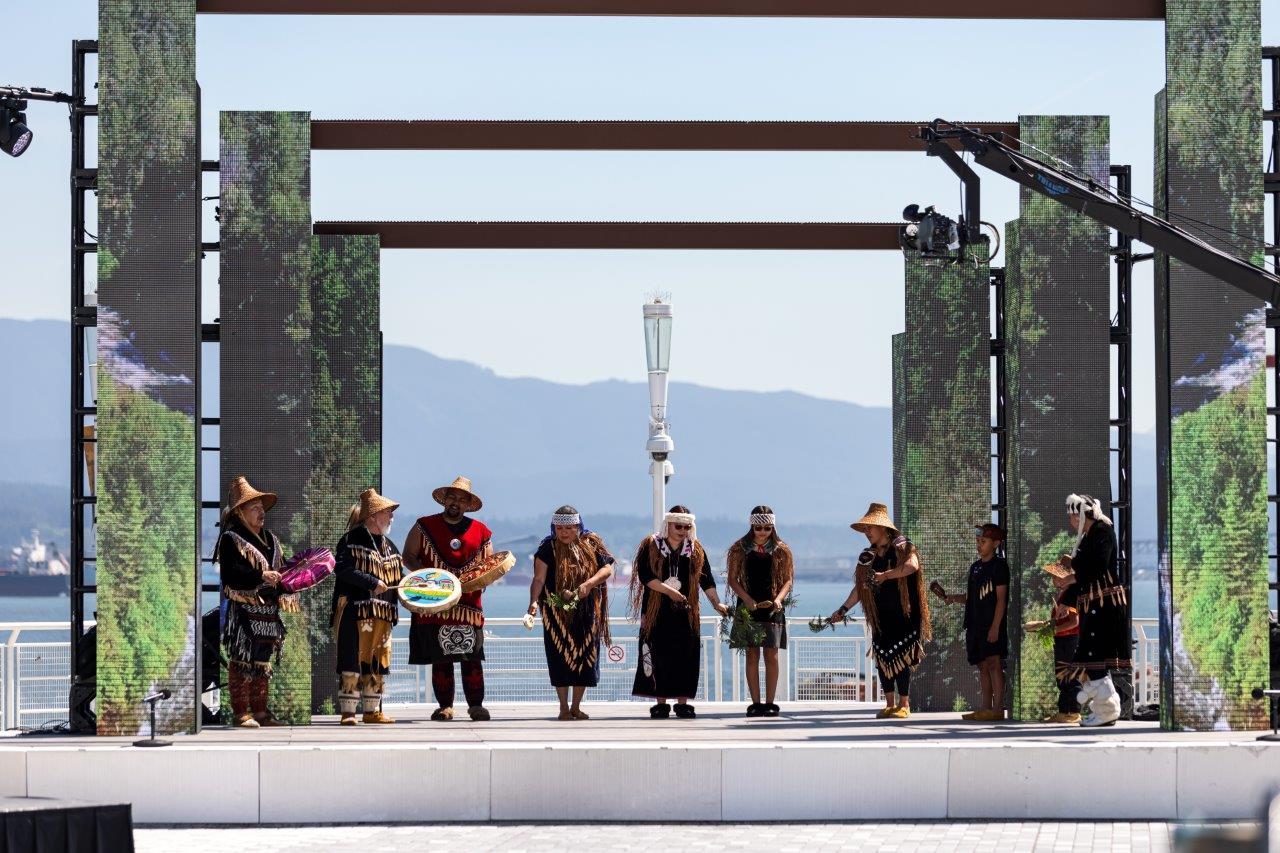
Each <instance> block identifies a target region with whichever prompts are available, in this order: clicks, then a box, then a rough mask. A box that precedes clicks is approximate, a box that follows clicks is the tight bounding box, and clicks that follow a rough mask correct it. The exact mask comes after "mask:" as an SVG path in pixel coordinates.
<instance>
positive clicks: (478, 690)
mask: <svg viewBox="0 0 1280 853" xmlns="http://www.w3.org/2000/svg"><path fill="white" fill-rule="evenodd" d="M431 497H432V498H433V499H434V500H435V502H436V503H438V504H440V505H441V506H442V507H444V512H441V513H436V514H435V515H425V516H423V517H422V518H419V519H418V521H417V523H416V524H414V526H413V529H412V530H410V531H409V536H408V538H406V539H405V542H404V559H405V565H407V566H408V567H409V569H410V570H412V571H416V570H418V569H424V568H435V569H444V570H445V571H448V572H452V573H453V574H455V575H457V576H458V577H459V578H461V579H464V580H465V578H463V576H464V575H466V574H467V573H468V572H470V571H472V570H473V569H474V568H476V566H478V565H479V564H480V563H481V561H483V560H485V559H487V558H488V557H489V556H491V555H492V553H493V532H492V531H491V530H489V528H488V527H486V526H485V525H484V524H483V523H481V522H480V521H477V520H476V519H473V518H467V516H466V514H467V513H469V512H477V511H478V510H479V509H480V508H481V507H483V506H484V502H483V501H481V500H480V497H479V496H478V495H476V493H475V492H473V491H472V490H471V481H470V480H468V479H467V478H466V477H458V478H457V479H455V480H454V481H453V482H452V483H450V484H449V485H447V486H441V487H440V488H438V489H436V490H435V491H433V492H432V493H431ZM482 593H483V590H480V589H477V590H473V591H471V592H464V593H463V594H462V598H461V599H459V600H458V603H457V604H455V605H454V606H453V607H450V608H449V609H448V610H444V611H441V612H439V613H415V614H414V615H413V624H412V625H411V626H410V628H409V663H411V664H415V665H421V666H425V665H427V664H430V665H431V688H432V690H433V692H434V693H435V696H436V702H437V703H438V704H439V706H440V707H438V708H437V709H436V710H435V711H433V712H432V714H431V719H433V720H436V721H437V722H446V721H448V720H452V719H453V695H454V676H453V664H454V663H455V662H458V663H459V664H461V669H462V692H463V695H464V696H465V697H466V699H467V714H468V715H469V716H470V717H471V719H473V720H477V721H484V720H488V719H489V711H488V710H487V709H486V708H485V707H484V664H483V661H484V605H483V603H482V602H481V594H482Z"/></svg>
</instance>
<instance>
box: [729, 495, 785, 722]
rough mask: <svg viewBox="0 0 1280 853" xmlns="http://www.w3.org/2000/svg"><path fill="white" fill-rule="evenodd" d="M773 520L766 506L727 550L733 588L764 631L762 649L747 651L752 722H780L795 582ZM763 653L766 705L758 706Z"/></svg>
mask: <svg viewBox="0 0 1280 853" xmlns="http://www.w3.org/2000/svg"><path fill="white" fill-rule="evenodd" d="M774 520H775V518H774V514H773V510H772V509H770V508H769V507H767V506H758V507H756V508H755V509H753V510H751V529H750V530H749V531H747V533H746V535H744V536H743V537H742V538H741V539H739V540H738V541H737V542H735V543H733V545H731V546H730V547H729V553H728V554H727V555H726V556H725V566H726V567H727V568H728V570H729V580H728V583H729V588H730V589H731V590H733V594H734V595H736V596H737V598H738V601H739V602H740V603H741V604H742V605H743V606H745V607H746V608H747V609H748V610H750V611H751V619H752V620H753V621H754V622H755V623H756V624H757V626H758V627H759V628H760V629H761V630H762V634H760V642H759V644H758V645H756V644H753V645H751V646H748V647H746V658H747V659H746V665H747V689H748V690H750V691H751V704H750V705H748V706H747V716H748V717H776V716H778V714H779V713H780V711H779V708H778V706H777V705H776V704H774V701H773V699H774V696H775V695H776V693H777V690H778V649H785V648H786V647H787V614H786V611H785V610H784V609H783V606H782V602H784V601H785V600H786V598H787V596H788V595H789V594H790V593H791V586H792V584H793V583H794V582H795V560H794V559H793V557H792V555H791V549H790V548H788V547H787V544H786V543H785V542H783V541H782V539H781V538H779V536H778V531H777V527H776V526H775V524H774ZM731 645H732V644H731ZM735 648H736V646H735ZM762 648H763V649H764V676H765V701H764V702H761V701H760V669H759V667H760V650H761V649H762Z"/></svg>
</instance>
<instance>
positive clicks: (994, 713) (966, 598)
mask: <svg viewBox="0 0 1280 853" xmlns="http://www.w3.org/2000/svg"><path fill="white" fill-rule="evenodd" d="M974 533H975V535H976V536H977V539H978V542H977V546H978V559H977V560H975V561H974V562H973V564H972V565H971V566H969V586H968V591H967V592H966V593H964V594H963V595H948V596H947V597H946V602H947V604H963V605H964V628H965V649H966V651H967V652H968V656H969V663H970V664H972V665H973V666H976V667H977V668H978V680H979V683H980V685H981V692H982V708H981V709H980V710H977V711H971V712H969V713H967V714H965V715H963V718H964V719H966V720H985V721H995V720H1003V719H1004V659H1005V658H1007V657H1008V656H1009V634H1008V631H1007V629H1006V627H1005V613H1006V611H1007V610H1008V604H1009V564H1008V563H1007V562H1005V559H1004V557H1002V556H1000V555H999V553H998V550H999V549H1000V547H1001V545H1002V544H1003V543H1004V539H1005V532H1004V530H1003V529H1001V528H1000V527H999V526H998V525H995V524H983V525H981V526H980V527H975V528H974Z"/></svg>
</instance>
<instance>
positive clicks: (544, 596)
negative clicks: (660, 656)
mask: <svg viewBox="0 0 1280 853" xmlns="http://www.w3.org/2000/svg"><path fill="white" fill-rule="evenodd" d="M613 563H614V559H613V555H612V554H610V553H609V549H608V548H607V547H605V544H604V541H603V540H602V539H601V538H600V537H599V536H597V535H596V534H594V533H592V532H591V531H590V530H588V529H587V528H586V526H585V525H584V524H583V523H582V516H581V515H579V514H578V511H577V510H576V509H574V508H573V507H571V506H562V507H560V508H559V509H558V510H556V511H555V514H553V515H552V516H551V535H550V536H547V537H546V538H545V539H543V540H542V544H540V545H539V546H538V551H537V553H536V554H534V556H533V580H532V581H531V582H530V584H529V611H528V612H529V615H530V616H532V615H533V614H534V613H536V612H537V611H538V610H539V609H541V610H542V644H543V647H544V649H545V651H546V654H547V673H548V675H550V677H551V686H552V687H554V688H555V689H556V696H557V697H558V698H559V699H560V716H559V719H561V720H589V719H590V717H589V716H588V715H587V713H586V712H585V711H583V710H582V708H581V705H582V697H583V694H585V693H586V692H587V688H588V687H595V686H596V685H597V684H599V683H600V643H601V642H603V643H604V644H605V645H606V646H607V645H609V643H610V642H611V637H610V636H609V587H608V583H609V578H610V577H612V576H613ZM552 596H554V599H553V597H552ZM526 624H531V623H526ZM570 690H572V693H573V704H572V705H570V704H569V694H570Z"/></svg>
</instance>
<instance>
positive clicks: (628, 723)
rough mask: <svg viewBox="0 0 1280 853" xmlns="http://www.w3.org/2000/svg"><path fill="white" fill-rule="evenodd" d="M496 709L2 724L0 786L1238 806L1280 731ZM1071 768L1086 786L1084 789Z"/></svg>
mask: <svg viewBox="0 0 1280 853" xmlns="http://www.w3.org/2000/svg"><path fill="white" fill-rule="evenodd" d="M583 707H584V708H585V710H586V711H587V712H588V713H589V714H591V715H592V719H590V720H586V721H565V722H561V721H559V720H556V719H555V718H554V717H555V711H556V708H555V706H548V705H545V704H539V705H532V704H496V703H495V704H494V705H493V706H492V707H491V711H492V713H493V715H494V719H493V720H492V721H490V722H487V723H473V722H471V721H470V720H469V719H467V718H466V714H465V710H464V711H463V714H462V719H460V720H455V721H453V722H450V723H434V722H431V721H429V720H428V719H427V717H428V716H429V714H430V711H431V709H430V708H425V707H413V708H403V707H402V708H395V709H389V710H390V712H391V713H393V714H394V715H395V716H397V717H398V719H399V722H398V723H397V724H395V725H387V726H364V725H360V726H356V727H354V728H352V727H341V726H338V725H337V723H336V720H335V719H333V718H320V719H318V720H317V722H316V724H315V725H312V726H307V727H298V728H278V729H256V730H243V729H207V730H205V731H204V732H202V733H201V734H199V735H196V736H190V737H183V736H179V737H175V738H173V741H174V745H173V746H171V747H166V748H161V749H137V748H134V747H132V746H131V745H130V744H131V743H132V740H133V738H95V737H7V738H2V739H0V795H8V796H24V795H28V796H48V795H58V796H65V797H76V798H80V799H100V798H103V797H114V798H117V799H120V798H123V799H127V800H129V801H130V802H132V803H133V811H134V818H135V820H136V821H138V822H140V823H177V824H192V823H199V824H206V823H231V824H309V823H345V822H363V823H394V822H429V821H488V820H512V821H528V820H537V821H548V820H550V821H557V820H605V821H608V820H612V821H635V820H645V821H681V820H690V821H722V820H723V821H744V820H748V821H749V820H938V819H1022V820H1055V819H1067V820H1081V819H1087V820H1178V819H1188V818H1194V819H1213V820H1229V819H1251V818H1255V817H1257V815H1258V811H1259V808H1260V806H1261V803H1262V801H1263V798H1264V795H1266V794H1267V793H1268V791H1269V790H1271V789H1273V788H1277V787H1280V743H1265V742H1259V741H1257V740H1256V739H1255V738H1256V736H1257V733H1253V732H1242V733H1241V732H1238V733H1231V732H1213V733H1181V732H1164V731H1161V730H1160V729H1159V727H1158V726H1157V725H1156V724H1154V723H1122V724H1119V725H1117V726H1115V727H1112V728H1106V729H1082V728H1080V727H1079V726H1049V725H1044V724H1021V723H1003V724H990V723H987V724H980V723H967V722H964V721H962V720H961V719H960V718H959V714H954V713H945V714H917V715H915V716H913V717H912V718H911V719H909V720H895V721H883V720H876V719H875V710H876V709H875V707H873V706H866V705H852V704H836V703H830V704H819V703H804V704H795V705H790V706H785V707H784V708H783V715H782V716H781V717H779V718H776V719H747V718H746V717H745V716H743V711H744V707H743V706H742V705H740V704H733V705H729V704H725V703H701V704H700V705H699V706H698V708H699V717H698V719H696V720H679V719H675V718H672V719H668V720H650V719H649V718H648V716H647V708H648V706H647V704H639V703H637V704H630V703H627V704H623V703H616V704H611V703H601V704H591V703H587V704H585V705H584V706H583ZM1086 780H1088V783H1087V784H1086Z"/></svg>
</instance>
